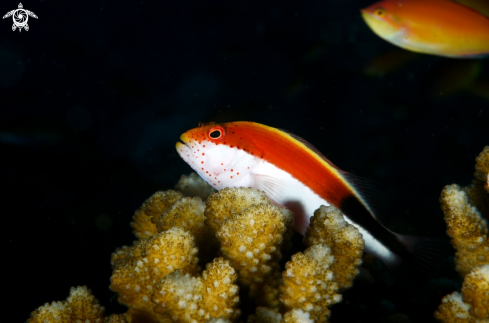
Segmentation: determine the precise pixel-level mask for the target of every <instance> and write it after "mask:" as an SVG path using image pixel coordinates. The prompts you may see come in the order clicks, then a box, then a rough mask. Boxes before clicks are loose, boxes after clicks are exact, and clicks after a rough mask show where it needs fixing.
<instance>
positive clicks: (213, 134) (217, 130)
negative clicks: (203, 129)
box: [207, 127, 224, 140]
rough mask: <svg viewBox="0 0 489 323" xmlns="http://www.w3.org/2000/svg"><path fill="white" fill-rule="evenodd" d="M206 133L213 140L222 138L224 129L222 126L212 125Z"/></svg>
mask: <svg viewBox="0 0 489 323" xmlns="http://www.w3.org/2000/svg"><path fill="white" fill-rule="evenodd" d="M207 135H208V136H209V138H211V139H213V140H219V139H222V137H223V136H224V129H223V128H222V127H212V128H211V129H209V132H208V133H207Z"/></svg>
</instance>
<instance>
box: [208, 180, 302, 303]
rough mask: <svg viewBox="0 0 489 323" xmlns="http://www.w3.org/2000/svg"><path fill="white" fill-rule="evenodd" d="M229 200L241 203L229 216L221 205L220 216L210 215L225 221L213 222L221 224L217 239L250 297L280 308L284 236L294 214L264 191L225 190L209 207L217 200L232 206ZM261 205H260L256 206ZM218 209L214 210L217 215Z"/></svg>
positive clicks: (211, 201) (213, 197)
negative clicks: (279, 264)
mask: <svg viewBox="0 0 489 323" xmlns="http://www.w3.org/2000/svg"><path fill="white" fill-rule="evenodd" d="M229 200H231V201H232V200H238V201H239V202H238V203H236V202H235V203H234V204H235V205H236V204H237V205H238V206H239V207H237V208H236V207H234V208H229V209H227V210H226V211H227V212H229V213H228V214H226V213H225V212H223V209H222V205H221V208H220V209H219V211H220V213H219V212H217V213H218V214H217V216H216V214H215V213H212V212H211V211H209V212H207V214H209V217H210V218H212V219H217V218H220V219H223V220H219V221H213V223H214V224H218V225H219V229H218V231H217V233H216V236H217V238H218V239H219V241H220V242H221V251H222V253H223V255H224V256H225V257H226V258H227V259H229V260H230V261H231V264H232V266H233V267H234V268H236V270H237V272H238V274H239V276H238V277H239V278H238V280H239V282H240V283H242V284H243V285H244V286H247V287H248V288H249V296H250V297H251V298H253V299H254V301H255V303H256V304H261V305H267V306H272V307H276V306H278V305H279V304H278V297H277V296H278V287H279V285H280V274H279V273H280V269H279V266H278V262H279V260H280V259H281V252H280V247H281V244H282V242H283V237H284V233H285V232H286V231H287V229H292V225H293V213H292V212H291V211H290V210H288V209H286V208H284V207H279V206H276V205H272V204H271V203H270V201H269V200H268V199H267V198H266V197H265V198H264V194H263V193H262V192H259V191H258V190H255V189H253V188H244V187H240V188H233V189H225V190H222V191H220V192H219V193H217V194H214V195H212V196H211V197H209V200H208V204H211V205H213V206H214V205H215V204H216V203H217V201H221V203H222V201H225V202H224V203H229V202H228V201H229ZM209 201H210V202H209ZM257 202H260V204H253V203H257ZM225 205H226V204H225ZM216 209H218V208H216V207H215V208H211V210H213V212H215V210H216ZM231 209H233V210H234V212H233V211H231ZM223 214H226V215H224V216H223ZM287 226H288V227H287ZM288 237H289V239H290V236H288Z"/></svg>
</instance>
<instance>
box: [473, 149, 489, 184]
mask: <svg viewBox="0 0 489 323" xmlns="http://www.w3.org/2000/svg"><path fill="white" fill-rule="evenodd" d="M475 161H476V164H475V173H474V177H475V178H476V179H477V180H479V181H481V182H483V183H484V188H485V189H486V191H487V192H488V193H489V146H486V147H484V149H483V150H482V152H481V153H480V154H479V156H477V158H476V159H475Z"/></svg>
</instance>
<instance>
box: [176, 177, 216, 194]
mask: <svg viewBox="0 0 489 323" xmlns="http://www.w3.org/2000/svg"><path fill="white" fill-rule="evenodd" d="M175 190H177V191H179V192H182V194H183V195H185V196H189V197H196V196H198V197H200V198H201V199H202V200H204V201H205V200H207V198H208V197H209V195H211V194H212V193H215V192H217V191H216V190H215V189H214V188H213V187H211V186H210V185H209V184H207V183H206V181H204V180H203V179H202V178H200V176H199V175H197V174H196V173H191V174H190V175H182V177H180V180H179V181H178V184H177V185H176V186H175Z"/></svg>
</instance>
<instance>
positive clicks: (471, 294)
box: [435, 265, 489, 323]
mask: <svg viewBox="0 0 489 323" xmlns="http://www.w3.org/2000/svg"><path fill="white" fill-rule="evenodd" d="M435 318H436V319H438V320H440V321H442V322H447V323H448V322H482V321H483V320H484V322H486V320H487V319H489V265H486V266H482V267H478V268H475V269H474V271H472V272H471V273H470V274H468V275H467V276H465V279H464V283H463V285H462V294H460V293H458V292H454V293H452V294H450V295H447V296H445V297H444V298H443V300H442V303H441V305H440V306H439V307H438V310H437V311H436V312H435Z"/></svg>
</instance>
